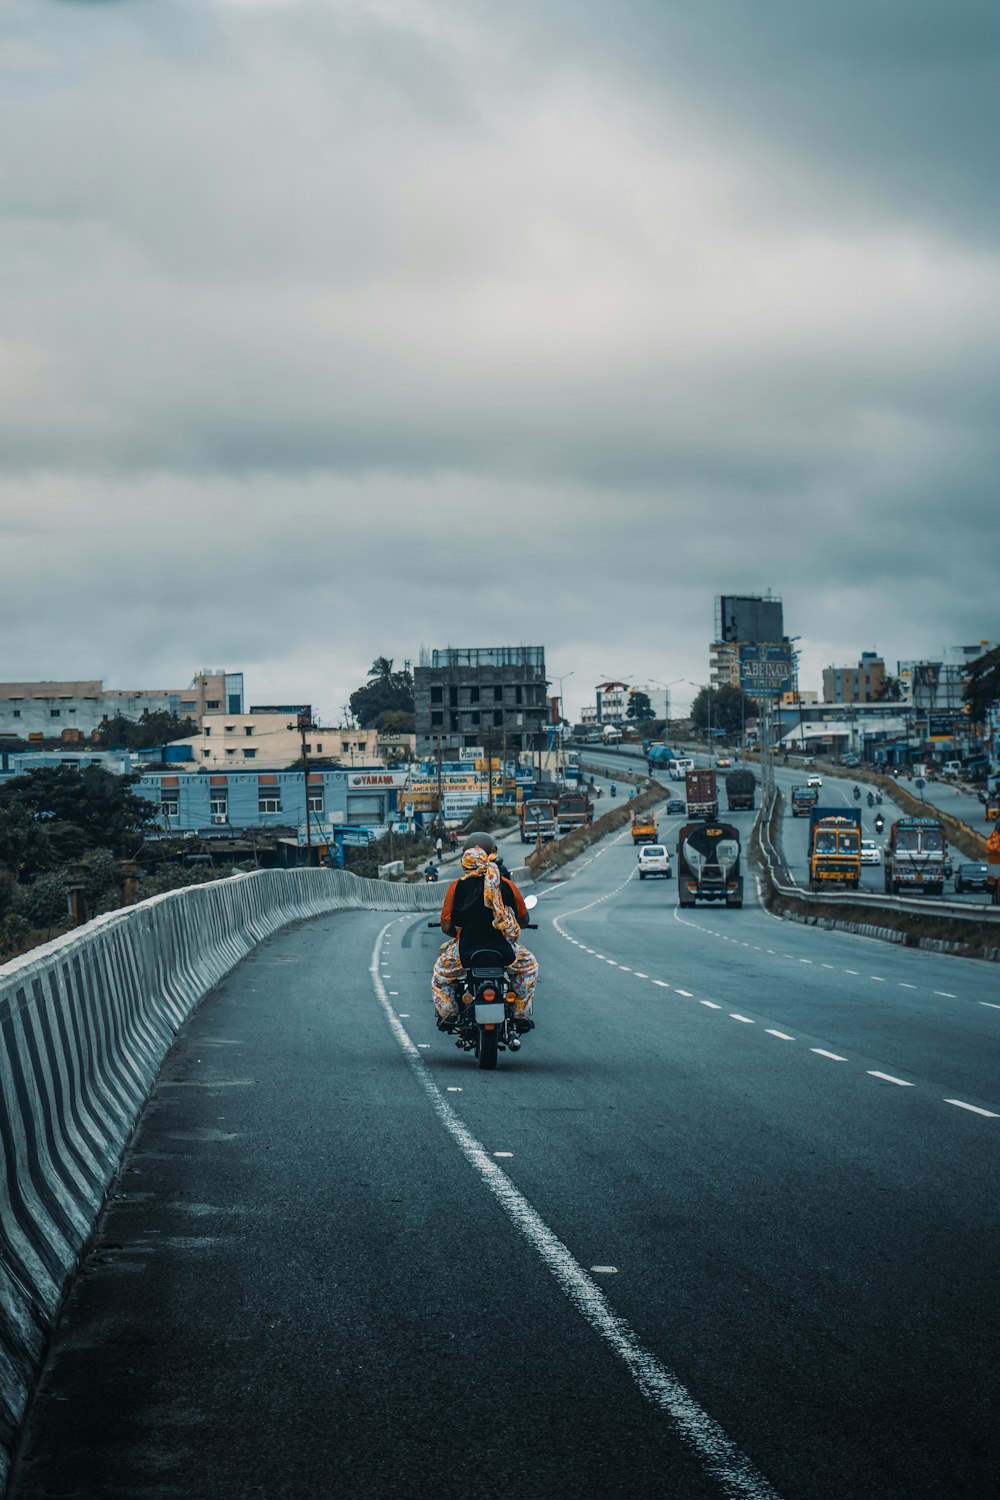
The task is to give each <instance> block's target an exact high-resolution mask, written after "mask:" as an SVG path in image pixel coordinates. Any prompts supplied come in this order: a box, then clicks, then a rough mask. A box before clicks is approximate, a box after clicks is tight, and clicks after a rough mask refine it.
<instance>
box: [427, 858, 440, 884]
mask: <svg viewBox="0 0 1000 1500" xmlns="http://www.w3.org/2000/svg"><path fill="white" fill-rule="evenodd" d="M437 878H438V867H437V865H436V864H435V863H434V861H433V860H429V861H428V863H427V864H426V865H425V866H424V879H425V880H437Z"/></svg>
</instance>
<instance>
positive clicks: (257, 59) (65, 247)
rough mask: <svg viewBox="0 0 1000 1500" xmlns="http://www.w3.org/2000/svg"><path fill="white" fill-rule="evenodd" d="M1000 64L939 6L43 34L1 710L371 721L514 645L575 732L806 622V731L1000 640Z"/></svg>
mask: <svg viewBox="0 0 1000 1500" xmlns="http://www.w3.org/2000/svg"><path fill="white" fill-rule="evenodd" d="M998 58H1000V50H998V28H997V26H996V23H995V21H994V18H993V16H992V13H991V7H987V6H985V5H982V6H980V5H972V4H968V3H965V4H962V3H959V4H957V5H954V6H951V7H948V8H947V10H946V11H945V10H943V9H941V8H940V7H937V6H931V5H930V4H929V3H923V0H917V3H912V4H903V3H898V4H893V5H884V4H883V5H879V4H877V3H869V4H867V5H865V6H861V5H860V4H855V3H847V4H845V5H842V6H840V7H837V9H836V11H835V12H830V11H828V10H824V9H822V8H820V7H818V6H812V5H802V4H801V3H797V4H792V3H790V0H789V3H771V4H760V5H747V4H737V3H736V0H706V3H705V4H704V5H699V6H697V7H692V6H689V5H686V4H680V3H676V4H675V3H669V0H657V3H655V4H654V3H652V0H650V3H640V0H633V3H624V4H616V5H615V6H614V7H612V6H611V5H605V4H603V3H591V4H588V3H586V0H578V3H576V4H574V5H572V6H570V5H568V4H563V3H562V0H552V3H549V4H543V5H540V6H539V5H531V6H529V5H526V4H523V3H517V0H515V3H512V4H510V5H508V6H505V7H503V8H497V7H495V6H487V5H485V4H480V3H477V0H463V3H461V4H459V3H457V0H456V3H454V4H449V3H438V0H367V3H365V0H322V3H321V0H159V3H157V4H156V5H152V4H149V3H147V0H105V3H95V0H18V3H15V4H13V5H11V6H9V7H7V9H6V10H5V12H4V14H3V19H2V20H0V142H2V145H0V152H2V159H0V174H2V175H0V270H2V276H0V544H2V556H0V588H2V598H3V602H2V605H0V609H2V620H3V639H4V644H5V650H4V653H3V657H4V663H3V670H2V672H0V676H3V677H5V678H7V679H8V680H9V679H15V678H30V677H36V676H44V677H71V676H88V677H89V676H103V677H104V678H105V680H106V681H107V682H108V683H109V685H115V686H154V685H157V684H161V683H162V684H166V683H172V684H176V685H181V684H182V683H183V682H186V681H187V679H188V678H189V676H190V673H191V672H192V671H193V670H194V669H195V668H196V667H198V666H202V665H216V666H226V667H228V668H229V669H233V670H236V669H240V668H242V669H243V670H244V671H245V672H246V674H247V685H248V690H249V692H250V695H251V697H253V698H254V699H256V700H273V699H274V698H275V697H279V696H288V697H291V698H293V699H294V698H305V697H308V698H311V699H312V701H313V702H314V703H315V704H316V705H317V706H318V707H320V708H321V709H322V710H323V711H324V713H326V714H329V715H331V716H332V715H334V714H336V713H337V712H339V708H340V705H341V704H343V703H344V702H345V701H346V698H347V696H348V694H349V693H350V691H351V690H352V688H353V687H354V686H355V685H356V684H357V682H358V681H359V680H360V679H361V678H362V677H363V676H364V673H365V671H366V669H367V666H368V664H369V663H370V661H371V659H372V658H373V657H374V656H375V655H378V654H386V655H390V656H393V657H395V658H396V659H397V660H402V659H405V658H410V659H413V660H415V659H416V657H417V654H418V652H419V649H420V647H421V646H422V645H425V646H431V647H432V646H435V645H444V644H447V643H448V642H452V643H454V644H486V643H490V642H493V641H500V640H502V641H507V640H512V641H525V642H530V643H540V644H544V645H545V646H546V647H547V650H548V659H549V664H550V670H551V671H552V672H553V673H566V672H569V671H572V672H573V678H572V680H571V681H567V684H566V688H567V698H568V701H569V704H570V706H571V707H574V706H576V705H578V704H579V703H580V702H582V701H585V700H586V698H587V697H588V696H589V690H590V688H591V686H592V683H593V682H594V681H595V680H596V679H597V678H598V677H599V676H601V675H604V674H608V673H610V674H615V675H617V674H634V675H635V676H637V677H639V678H642V677H646V676H652V677H655V678H658V679H660V680H662V681H670V680H672V679H674V678H676V677H685V678H693V679H696V680H704V678H705V676H706V673H707V642H708V638H709V636H710V633H711V629H712V610H713V599H714V596H715V595H716V594H717V593H721V592H744V591H747V592H758V591H761V590H764V589H767V588H770V589H772V590H773V591H774V592H775V593H776V594H779V595H780V596H781V597H782V598H783V599H784V603H785V620H786V628H787V630H788V631H789V633H791V634H798V635H801V636H802V643H801V644H802V647H803V677H802V680H803V685H804V686H807V687H808V686H818V682H819V672H820V669H821V668H822V666H823V665H825V664H827V663H829V662H831V661H833V662H836V663H838V664H846V663H849V662H853V661H855V660H856V659H857V656H858V653H859V652H860V651H861V650H864V649H872V648H875V649H879V650H881V651H883V652H884V653H885V655H886V657H887V659H888V660H889V661H890V662H892V663H893V664H894V663H895V660H896V659H897V658H899V657H909V656H919V655H934V654H936V653H938V652H939V651H940V650H941V648H942V646H944V645H945V644H952V643H959V642H961V643H969V642H973V641H977V640H980V639H984V638H989V639H992V640H997V639H998V638H1000V618H998V616H1000V609H998V606H997V603H996V598H995V585H996V565H995V561H994V560H993V558H992V557H991V555H990V553H991V548H990V546H989V545H987V539H991V538H992V535H993V532H994V530H995V522H994V517H995V512H996V501H995V488H996V481H995V475H996V473H997V472H998V458H1000V454H998V452H997V448H998V439H997V433H996V420H995V412H996V409H997V397H998V390H1000V369H998V363H1000V357H998V351H1000V337H998V335H1000V260H998V253H997V252H998V220H997V202H996V197H995V194H994V193H993V192H992V190H991V189H992V181H993V176H994V168H993V155H994V152H995V143H996V140H997V138H998V132H997V126H998V118H997V116H998V105H997V100H998V99H1000V87H998V85H1000V69H998ZM463 584H466V585H474V587H473V588H471V589H470V588H469V587H466V588H465V589H463V587H462V586H463ZM28 622H30V626H29V624H28ZM571 690H575V691H571ZM681 693H682V689H681V688H680V687H678V689H677V691H676V696H677V698H678V701H682V699H681Z"/></svg>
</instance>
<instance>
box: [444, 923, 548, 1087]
mask: <svg viewBox="0 0 1000 1500" xmlns="http://www.w3.org/2000/svg"><path fill="white" fill-rule="evenodd" d="M524 904H525V906H526V907H527V908H528V910H529V911H531V909H532V907H535V906H537V905H538V897H537V896H525V898H524ZM427 925H428V927H440V926H441V923H440V922H428V923H427ZM524 925H525V927H535V928H537V926H538V923H537V922H525V924H524ZM508 984H509V981H508V978H507V969H506V966H505V965H504V963H503V954H502V953H497V952H495V951H494V950H493V949H492V948H477V949H476V950H475V951H474V952H473V953H471V954H470V955H469V967H468V968H467V969H466V971H465V984H464V992H463V994H462V995H461V996H460V997H459V1002H458V1019H457V1021H456V1022H455V1030H454V1035H455V1046H456V1047H458V1048H460V1050H461V1051H463V1052H474V1053H475V1055H476V1060H477V1061H478V1063H479V1066H480V1067H481V1068H489V1069H493V1068H495V1067H496V1065H497V1056H498V1054H499V1053H500V1052H517V1051H518V1050H519V1048H520V1046H521V1036H520V1033H519V1032H518V1031H517V1029H516V1027H515V1025H514V1002H513V1000H512V999H510V998H509V989H508Z"/></svg>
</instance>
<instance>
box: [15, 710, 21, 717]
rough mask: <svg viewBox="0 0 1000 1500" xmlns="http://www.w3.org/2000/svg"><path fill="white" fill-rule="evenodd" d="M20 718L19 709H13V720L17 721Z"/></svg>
mask: <svg viewBox="0 0 1000 1500" xmlns="http://www.w3.org/2000/svg"><path fill="white" fill-rule="evenodd" d="M20 717H21V710H20V709H19V708H15V710H14V718H15V719H19V718H20Z"/></svg>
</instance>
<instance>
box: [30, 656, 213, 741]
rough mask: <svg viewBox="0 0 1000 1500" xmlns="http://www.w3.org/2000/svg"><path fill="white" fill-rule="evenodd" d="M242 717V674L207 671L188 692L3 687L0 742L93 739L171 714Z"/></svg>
mask: <svg viewBox="0 0 1000 1500" xmlns="http://www.w3.org/2000/svg"><path fill="white" fill-rule="evenodd" d="M212 712H220V713H221V712H229V713H242V712H243V674H242V672H223V671H209V670H203V671H200V672H197V673H196V674H195V676H194V679H193V681H192V683H191V686H190V687H188V688H186V689H181V688H135V689H132V688H106V687H105V686H104V684H103V682H102V681H101V680H100V679H99V678H88V679H82V680H81V679H74V680H72V681H66V682H62V681H51V682H0V736H4V737H7V738H18V739H25V740H58V739H62V740H67V741H72V740H79V739H89V738H90V736H91V735H92V734H93V733H94V731H95V730H96V729H99V728H100V727H101V725H102V723H103V722H104V721H105V719H114V718H117V717H119V716H121V717H122V718H124V719H134V720H139V719H141V718H142V717H143V715H144V714H158V713H169V714H176V715H177V716H178V717H179V718H182V719H185V718H189V719H193V720H194V721H195V722H196V723H198V722H199V721H200V720H201V717H202V715H203V714H205V713H212Z"/></svg>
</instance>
